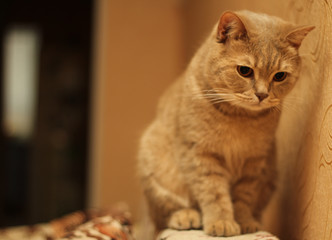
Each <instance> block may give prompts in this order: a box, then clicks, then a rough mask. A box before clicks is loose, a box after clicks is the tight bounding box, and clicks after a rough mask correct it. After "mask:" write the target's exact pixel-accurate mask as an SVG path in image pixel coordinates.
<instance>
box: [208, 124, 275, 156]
mask: <svg viewBox="0 0 332 240" xmlns="http://www.w3.org/2000/svg"><path fill="white" fill-rule="evenodd" d="M274 132H275V131H274V126H271V125H270V126H269V125H268V124H264V123H262V124H260V123H257V122H245V121H241V120H233V121H227V122H222V123H220V124H215V125H214V126H211V127H210V128H209V133H208V134H207V139H206V141H207V142H208V145H209V146H211V148H213V149H212V151H215V152H217V153H219V154H221V155H223V156H225V157H226V158H239V159H244V158H250V157H256V156H263V155H265V154H266V153H267V152H268V151H269V148H270V146H271V144H272V142H273V140H274Z"/></svg>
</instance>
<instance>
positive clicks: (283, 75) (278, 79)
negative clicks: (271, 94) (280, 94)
mask: <svg viewBox="0 0 332 240" xmlns="http://www.w3.org/2000/svg"><path fill="white" fill-rule="evenodd" d="M286 77H287V73H286V72H278V73H276V74H275V75H274V76H273V81H276V82H281V81H284V80H285V78H286Z"/></svg>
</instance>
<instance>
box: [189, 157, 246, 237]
mask: <svg viewBox="0 0 332 240" xmlns="http://www.w3.org/2000/svg"><path fill="white" fill-rule="evenodd" d="M191 162H192V164H195V165H197V166H199V167H193V168H187V172H186V173H185V174H186V176H187V181H188V186H189V187H190V189H191V192H192V194H193V196H194V197H195V199H196V201H197V202H198V204H199V206H200V209H201V212H202V221H203V229H204V232H205V233H207V234H209V235H212V236H234V235H239V234H240V232H241V231H240V226H239V225H238V224H237V223H236V221H235V220H234V211H233V204H232V199H231V195H230V184H229V177H230V176H229V173H228V172H227V171H226V170H225V169H224V168H223V167H222V166H221V165H222V164H220V159H216V158H215V157H214V156H211V155H203V156H196V157H194V158H193V159H192V161H191Z"/></svg>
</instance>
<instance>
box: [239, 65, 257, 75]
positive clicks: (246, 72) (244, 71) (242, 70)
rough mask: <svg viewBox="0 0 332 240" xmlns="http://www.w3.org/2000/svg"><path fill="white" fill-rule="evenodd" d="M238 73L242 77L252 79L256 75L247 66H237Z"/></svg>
mask: <svg viewBox="0 0 332 240" xmlns="http://www.w3.org/2000/svg"><path fill="white" fill-rule="evenodd" d="M237 71H238V73H239V74H240V75H241V76H242V77H246V78H247V77H251V76H252V75H253V73H254V70H252V68H250V67H246V66H237Z"/></svg>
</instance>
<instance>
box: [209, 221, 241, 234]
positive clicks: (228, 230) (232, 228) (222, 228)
mask: <svg viewBox="0 0 332 240" xmlns="http://www.w3.org/2000/svg"><path fill="white" fill-rule="evenodd" d="M204 232H205V233H206V234H208V235H211V236H216V237H217V236H218V237H230V236H235V235H240V234H241V229H240V226H239V224H237V223H236V222H235V221H234V220H218V221H216V222H213V223H207V224H205V225H204Z"/></svg>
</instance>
